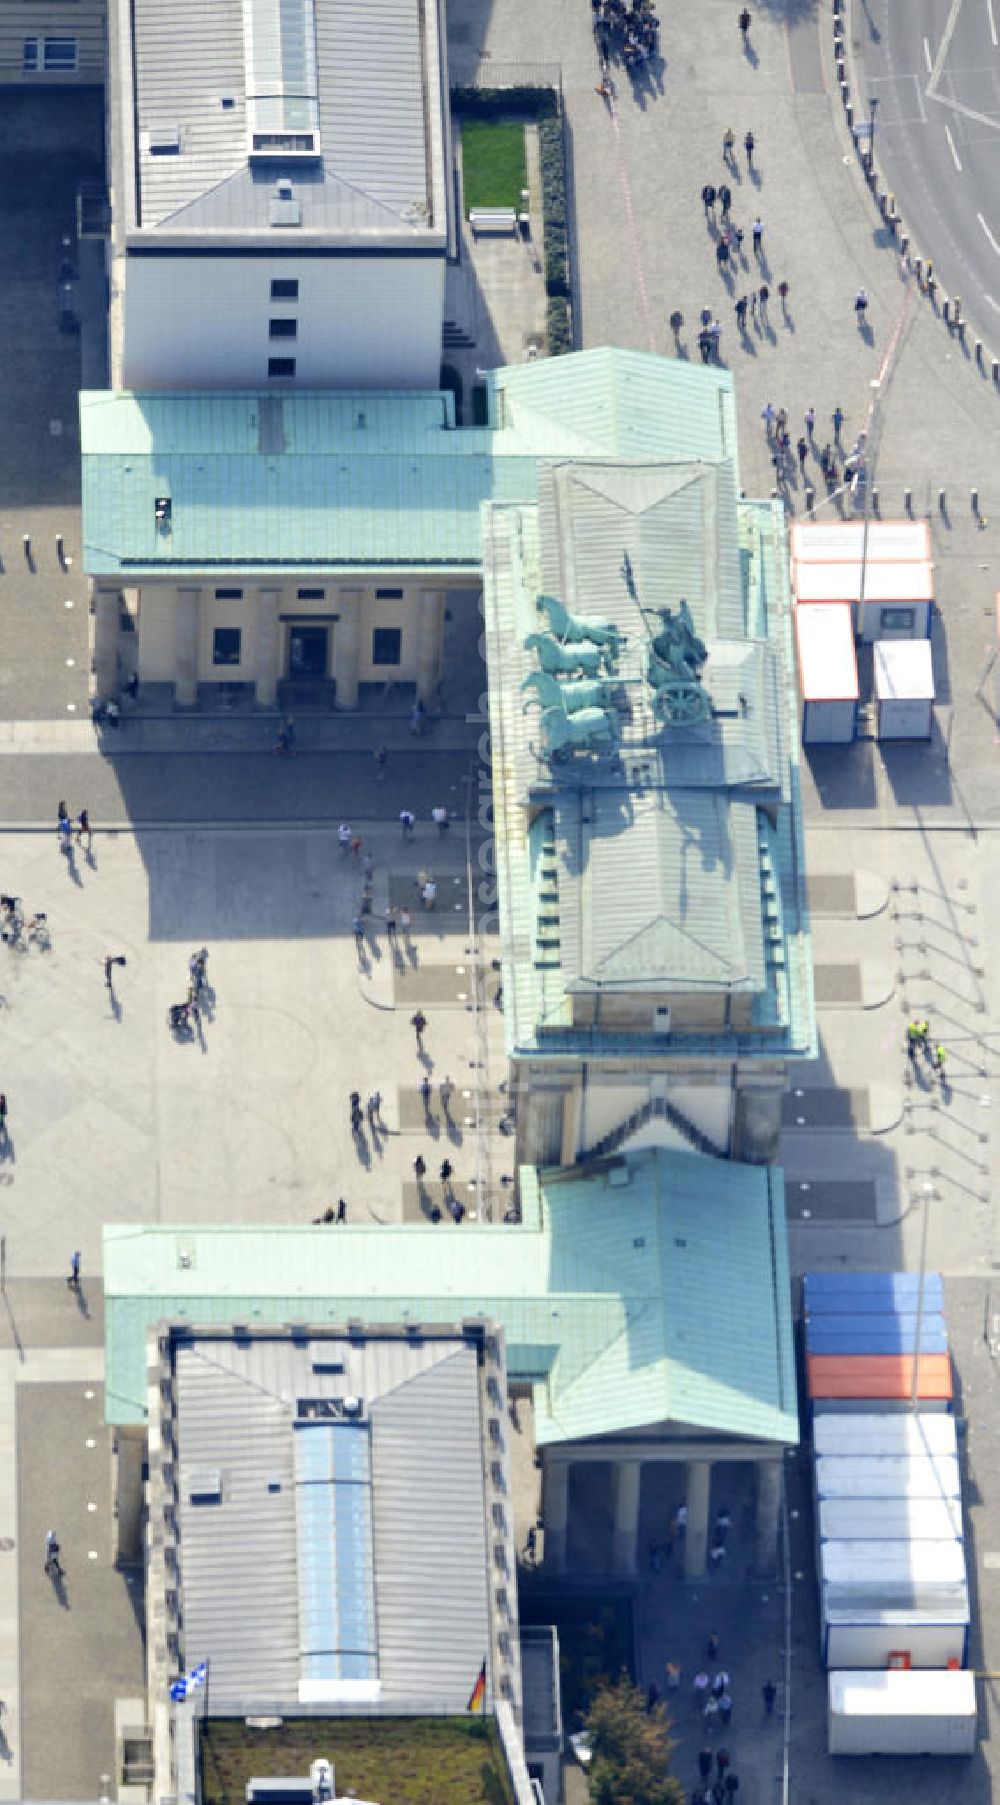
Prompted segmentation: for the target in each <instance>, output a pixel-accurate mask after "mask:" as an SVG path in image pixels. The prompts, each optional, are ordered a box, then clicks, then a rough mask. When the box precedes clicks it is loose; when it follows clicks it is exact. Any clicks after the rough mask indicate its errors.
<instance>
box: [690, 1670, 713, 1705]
mask: <svg viewBox="0 0 1000 1805" xmlns="http://www.w3.org/2000/svg"><path fill="white" fill-rule="evenodd" d="M710 1684H711V1682H710V1680H709V1677H708V1674H707V1673H706V1672H705V1669H704V1667H699V1669H698V1671H697V1673H696V1674H695V1676H694V1679H693V1680H692V1681H691V1690H692V1692H693V1693H694V1702H695V1704H696V1705H703V1704H704V1703H705V1700H706V1699H707V1697H708V1689H709V1686H710Z"/></svg>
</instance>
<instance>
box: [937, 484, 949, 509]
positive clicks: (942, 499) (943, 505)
mask: <svg viewBox="0 0 1000 1805" xmlns="http://www.w3.org/2000/svg"><path fill="white" fill-rule="evenodd" d="M938 507H939V508H940V509H941V512H942V514H947V512H948V497H947V495H946V494H945V492H944V490H943V489H939V490H938Z"/></svg>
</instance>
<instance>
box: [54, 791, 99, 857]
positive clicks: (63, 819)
mask: <svg viewBox="0 0 1000 1805" xmlns="http://www.w3.org/2000/svg"><path fill="white" fill-rule="evenodd" d="M56 832H57V834H58V836H59V850H60V852H64V853H65V854H66V857H67V858H69V857H70V856H71V854H72V851H73V841H74V839H75V840H76V844H77V845H78V846H79V847H81V848H82V850H83V851H84V852H88V853H89V851H90V848H91V846H92V844H93V838H94V836H93V834H92V833H91V831H90V816H89V814H88V812H87V810H86V809H85V808H82V809H81V810H80V813H79V814H78V815H77V818H76V826H75V828H74V826H73V822H72V821H71V819H70V813H69V809H68V808H67V807H66V804H65V802H60V804H59V808H58V816H57V826H56ZM84 839H86V842H87V844H86V846H84V844H83V842H84Z"/></svg>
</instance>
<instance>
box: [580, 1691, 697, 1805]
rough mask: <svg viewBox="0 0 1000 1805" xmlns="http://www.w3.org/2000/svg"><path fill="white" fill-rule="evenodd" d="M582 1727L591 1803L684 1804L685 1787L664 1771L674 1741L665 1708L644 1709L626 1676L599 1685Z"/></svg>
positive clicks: (631, 1804) (668, 1766)
mask: <svg viewBox="0 0 1000 1805" xmlns="http://www.w3.org/2000/svg"><path fill="white" fill-rule="evenodd" d="M587 1730H588V1732H589V1734H590V1739H591V1746H592V1748H593V1759H592V1761H591V1763H590V1766H589V1768H588V1770H587V1784H588V1790H589V1793H590V1799H591V1805H684V1788H683V1786H682V1785H681V1783H680V1781H679V1780H677V1779H675V1777H674V1776H673V1775H672V1774H671V1773H670V1771H669V1769H670V1757H671V1756H672V1754H673V1752H674V1749H675V1748H676V1747H677V1744H676V1742H675V1741H674V1738H673V1737H672V1736H671V1734H670V1725H669V1720H668V1718H667V1714H666V1711H665V1710H664V1708H663V1706H662V1705H657V1706H656V1707H655V1708H654V1709H653V1710H652V1711H649V1712H647V1710H646V1699H645V1695H644V1694H643V1692H642V1691H641V1689H640V1688H639V1687H638V1686H633V1685H632V1684H631V1682H630V1680H629V1679H628V1677H627V1675H625V1674H622V1677H621V1679H620V1680H619V1681H618V1682H617V1684H616V1685H613V1684H612V1683H611V1682H610V1681H609V1680H605V1681H604V1682H603V1684H602V1685H601V1686H600V1687H599V1689H598V1691H597V1692H596V1693H595V1695H594V1698H593V1701H592V1703H591V1706H590V1710H589V1712H588V1713H587Z"/></svg>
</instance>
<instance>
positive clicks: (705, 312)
mask: <svg viewBox="0 0 1000 1805" xmlns="http://www.w3.org/2000/svg"><path fill="white" fill-rule="evenodd" d="M700 317H701V323H702V325H703V326H707V325H708V324H709V321H710V320H711V318H712V309H711V308H710V307H703V308H702V310H701V316H700Z"/></svg>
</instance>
